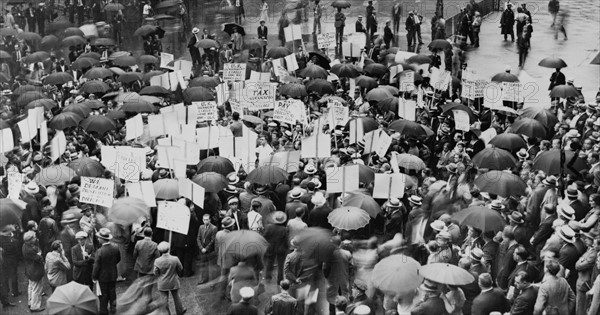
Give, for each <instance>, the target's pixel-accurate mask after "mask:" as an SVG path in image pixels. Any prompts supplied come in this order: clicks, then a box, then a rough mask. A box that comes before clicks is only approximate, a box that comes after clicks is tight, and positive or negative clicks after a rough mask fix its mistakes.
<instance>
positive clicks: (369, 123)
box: [344, 117, 379, 133]
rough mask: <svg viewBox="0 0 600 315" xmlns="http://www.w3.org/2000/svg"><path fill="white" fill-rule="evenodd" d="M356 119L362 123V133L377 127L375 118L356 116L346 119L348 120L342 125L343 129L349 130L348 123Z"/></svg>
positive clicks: (354, 121)
mask: <svg viewBox="0 0 600 315" xmlns="http://www.w3.org/2000/svg"><path fill="white" fill-rule="evenodd" d="M356 121H358V123H360V124H362V126H363V132H364V133H368V132H370V131H373V130H375V129H377V128H379V124H378V123H377V121H375V119H373V118H370V117H357V118H352V119H350V120H348V122H347V123H346V125H345V126H344V130H346V131H348V130H350V125H351V124H355V123H356Z"/></svg>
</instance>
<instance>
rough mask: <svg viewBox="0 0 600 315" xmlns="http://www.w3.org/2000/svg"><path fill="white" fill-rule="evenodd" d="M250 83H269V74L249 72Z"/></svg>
mask: <svg viewBox="0 0 600 315" xmlns="http://www.w3.org/2000/svg"><path fill="white" fill-rule="evenodd" d="M248 81H250V82H270V81H271V72H257V71H254V70H252V71H251V72H250V79H248Z"/></svg>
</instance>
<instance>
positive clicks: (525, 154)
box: [517, 148, 529, 160]
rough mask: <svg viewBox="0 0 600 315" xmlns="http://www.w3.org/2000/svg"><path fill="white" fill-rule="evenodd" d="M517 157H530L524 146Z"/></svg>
mask: <svg viewBox="0 0 600 315" xmlns="http://www.w3.org/2000/svg"><path fill="white" fill-rule="evenodd" d="M517 157H519V158H520V159H524V160H525V159H527V158H528V157H529V153H527V150H525V149H524V148H522V149H521V150H519V152H517Z"/></svg>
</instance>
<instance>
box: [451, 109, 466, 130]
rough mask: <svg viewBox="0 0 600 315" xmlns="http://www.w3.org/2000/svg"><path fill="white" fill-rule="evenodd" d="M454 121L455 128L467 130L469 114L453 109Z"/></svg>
mask: <svg viewBox="0 0 600 315" xmlns="http://www.w3.org/2000/svg"><path fill="white" fill-rule="evenodd" d="M452 113H453V114H454V123H455V129H456V130H462V131H469V130H470V129H471V124H470V123H469V114H468V113H467V112H465V111H463V110H453V111H452Z"/></svg>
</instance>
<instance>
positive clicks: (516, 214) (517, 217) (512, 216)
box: [508, 211, 525, 224]
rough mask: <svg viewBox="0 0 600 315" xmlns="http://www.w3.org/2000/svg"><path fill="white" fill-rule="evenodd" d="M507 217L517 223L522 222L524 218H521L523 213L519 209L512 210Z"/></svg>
mask: <svg viewBox="0 0 600 315" xmlns="http://www.w3.org/2000/svg"><path fill="white" fill-rule="evenodd" d="M508 219H509V220H510V221H511V222H514V223H517V224H523V223H525V219H523V214H522V213H521V212H519V211H513V212H512V213H511V214H510V216H509V217H508Z"/></svg>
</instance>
